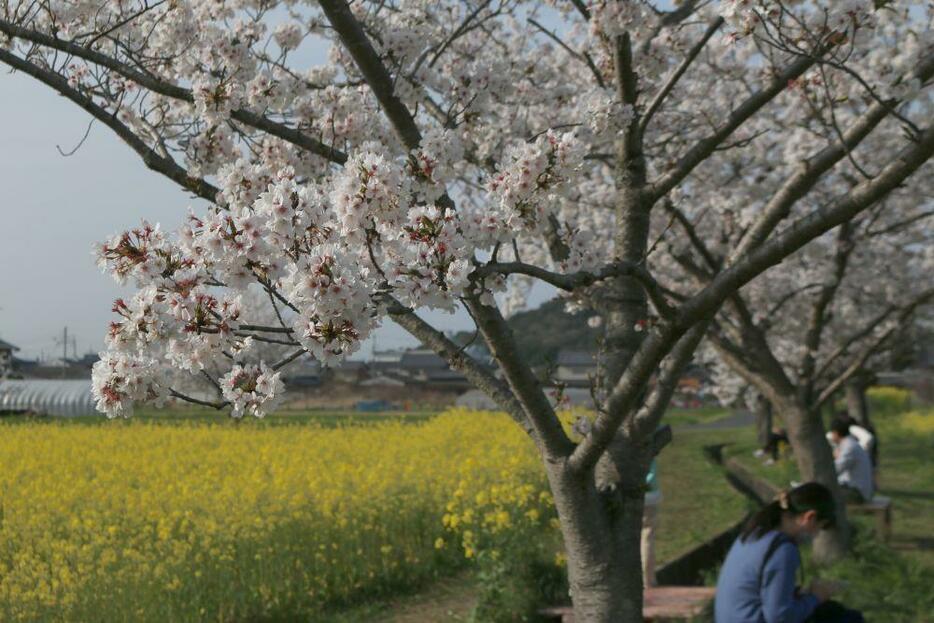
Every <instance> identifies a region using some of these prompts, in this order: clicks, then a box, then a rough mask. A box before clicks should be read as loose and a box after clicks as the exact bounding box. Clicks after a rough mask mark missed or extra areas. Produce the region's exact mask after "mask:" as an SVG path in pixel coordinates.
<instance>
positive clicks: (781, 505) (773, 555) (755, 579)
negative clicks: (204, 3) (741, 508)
mask: <svg viewBox="0 0 934 623" xmlns="http://www.w3.org/2000/svg"><path fill="white" fill-rule="evenodd" d="M834 518H835V508H834V501H833V495H832V494H831V493H830V490H829V489H827V487H825V486H823V485H821V484H818V483H816V482H808V483H805V484H803V485H800V486H798V487H795V488H794V489H792V490H791V491H783V492H782V493H781V494H779V497H778V499H777V500H775V501H774V502H772V503H770V504H768V505H766V506H765V507H763V508H762V509H761V510H760V511H759V512H758V513H756V514H755V515H753V516H752V518H751V519H750V520H749V522H748V523H747V524H746V526H745V527H744V528H743V531H742V532H741V533H740V536H739V538H738V539H736V541H735V542H734V543H733V546H732V547H731V548H730V552H729V553H728V554H727V556H726V560H725V561H724V562H723V567H721V569H720V577H719V579H718V580H717V595H716V598H715V600H714V621H715V622H716V623H864V620H863V616H862V615H861V614H860V613H859V612H857V611H855V610H849V609H847V608H845V607H844V606H842V605H841V604H839V603H838V602H835V601H831V600H830V597H831V595H832V594H833V593H834V592H836V590H837V589H838V586H836V585H835V584H834V583H832V582H828V581H821V580H816V579H815V580H813V581H812V582H811V584H810V586H809V587H808V588H807V589H806V590H802V589H799V588H796V587H795V576H796V575H797V573H798V571H799V570H800V568H801V554H800V552H799V551H798V544H799V543H803V542H806V541H808V540H810V539H811V538H813V537H814V536H816V535H817V533H818V531H819V530H820V529H821V528H828V527H831V526H832V525H833V523H834Z"/></svg>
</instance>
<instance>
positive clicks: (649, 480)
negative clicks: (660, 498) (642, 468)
mask: <svg viewBox="0 0 934 623" xmlns="http://www.w3.org/2000/svg"><path fill="white" fill-rule="evenodd" d="M645 484H646V485H647V486H648V489H649V491H658V464H657V463H656V462H655V459H652V463H651V464H650V465H649V473H648V474H646V475H645Z"/></svg>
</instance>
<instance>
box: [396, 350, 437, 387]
mask: <svg viewBox="0 0 934 623" xmlns="http://www.w3.org/2000/svg"><path fill="white" fill-rule="evenodd" d="M398 369H399V372H401V373H402V374H405V375H406V376H408V377H410V378H412V379H415V380H419V381H427V380H428V376H429V374H431V373H434V372H440V371H442V370H447V369H448V362H447V361H445V360H444V358H442V357H441V356H440V355H438V353H436V352H434V351H432V350H428V349H423V348H418V349H412V350H407V351H405V353H403V355H402V358H401V359H400V360H399V368H398Z"/></svg>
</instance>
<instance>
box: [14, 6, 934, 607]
mask: <svg viewBox="0 0 934 623" xmlns="http://www.w3.org/2000/svg"><path fill="white" fill-rule="evenodd" d="M908 4H909V3H899V2H870V1H862V0H845V1H836V0H835V1H834V2H830V1H829V0H808V1H796V2H791V1H789V2H784V3H783V2H779V1H775V0H729V1H725V2H721V3H707V2H698V1H692V0H683V1H682V2H679V3H676V4H675V6H674V7H671V6H669V5H663V4H661V3H660V5H659V6H656V5H655V4H653V3H652V2H649V1H647V0H646V1H635V0H633V1H620V2H617V1H615V0H605V1H604V0H601V1H596V2H583V1H580V0H571V1H567V2H564V1H554V2H544V3H543V2H532V1H525V0H469V1H453V0H449V1H441V2H439V1H433V0H406V1H401V0H382V1H379V2H377V1H375V0H374V1H372V2H371V1H355V2H349V3H348V2H346V1H345V0H318V2H308V3H303V2H297V1H289V2H275V1H272V0H264V1H262V2H257V1H255V0H239V1H232V2H223V3H218V2H202V1H197V0H173V1H172V2H165V1H164V0H156V1H151V0H144V1H142V2H140V1H138V0H137V1H121V2H104V1H101V0H86V1H82V2H72V3H63V2H50V1H48V0H35V1H31V2H27V1H25V0H23V1H22V2H18V1H13V2H11V1H10V0H3V1H2V2H0V7H2V12H0V13H2V15H0V36H2V37H3V39H2V40H0V62H3V63H5V64H6V65H8V66H9V67H11V68H12V69H13V70H16V71H21V72H23V73H25V74H28V75H30V76H32V77H34V78H35V79H37V80H39V81H41V82H43V83H45V84H46V85H48V86H49V87H51V88H52V89H54V90H55V91H57V92H58V93H59V94H60V95H62V96H64V97H66V98H68V99H69V100H71V101H72V102H74V103H75V104H77V105H78V106H80V107H81V108H83V109H84V110H86V111H87V112H88V113H89V114H90V115H91V116H92V117H93V119H95V120H96V122H98V123H100V124H101V125H104V126H106V127H107V128H109V129H110V130H112V131H113V132H115V133H116V134H117V135H118V136H119V137H120V138H121V139H122V140H123V141H125V142H126V143H127V145H128V146H129V147H130V148H131V149H133V150H134V151H135V152H136V153H137V154H138V155H139V156H140V158H141V159H142V161H143V163H144V164H145V165H146V166H147V167H149V168H150V169H152V170H154V171H155V172H157V173H160V174H162V175H164V176H166V177H168V178H169V179H171V180H173V181H175V182H176V183H178V184H180V185H181V186H183V187H184V188H185V189H187V190H189V191H190V192H191V193H192V194H193V195H195V196H197V197H200V198H202V199H204V200H206V201H207V202H210V204H211V206H210V207H209V208H208V209H206V210H203V211H201V212H199V213H193V214H192V215H191V217H190V219H189V220H188V222H187V223H186V225H184V226H183V227H182V228H181V229H180V230H179V231H177V232H163V231H162V230H161V229H160V228H159V227H157V226H151V225H146V224H144V225H142V226H141V227H139V228H138V229H136V230H134V231H131V232H126V233H123V234H119V235H117V236H115V237H114V238H112V239H110V240H108V241H106V242H105V243H103V244H102V245H101V246H100V248H99V257H100V263H101V266H102V267H103V268H104V269H105V270H106V271H108V272H110V273H112V274H113V275H114V276H115V277H116V278H117V279H120V280H128V281H132V282H133V283H135V284H136V285H137V287H138V291H137V294H136V295H135V296H134V297H133V298H132V299H131V300H129V301H125V302H123V304H122V305H120V306H118V309H117V310H116V311H117V314H118V318H117V321H116V322H115V324H114V325H112V327H111V330H110V333H109V336H108V349H107V352H106V353H104V355H103V358H102V361H101V362H100V364H99V365H98V366H97V367H96V369H95V372H94V385H95V391H96V394H97V397H98V402H99V405H100V408H101V409H102V410H103V411H105V412H106V413H108V414H110V415H125V414H128V413H129V411H130V409H131V406H132V404H133V403H134V402H138V401H142V400H159V399H162V398H164V397H166V396H169V395H173V394H174V395H176V396H180V395H182V394H181V392H179V391H178V390H176V389H175V386H174V383H175V380H176V378H177V375H179V374H183V373H195V374H201V372H202V371H203V370H204V369H205V368H206V366H207V365H208V364H214V365H223V366H224V368H225V369H226V370H227V372H226V373H225V374H224V375H222V376H221V377H220V378H216V379H214V381H215V382H216V383H217V385H218V386H220V387H221V388H222V394H223V399H222V400H219V401H218V402H217V403H216V406H218V407H228V406H229V407H231V408H232V410H233V412H234V414H236V415H242V414H245V413H251V414H253V415H262V414H263V413H265V412H267V411H269V409H270V408H272V406H273V405H274V404H275V401H276V400H277V399H278V396H279V392H280V390H281V381H280V380H279V370H281V368H282V367H283V366H285V365H287V364H288V362H289V361H290V360H291V359H294V358H297V357H299V356H301V355H302V354H303V353H306V352H307V353H311V354H313V355H314V356H315V357H317V358H319V359H320V360H322V361H323V362H325V363H330V362H334V361H337V360H339V359H341V358H342V357H346V356H347V355H348V354H350V353H352V352H354V350H355V349H356V348H358V347H359V345H360V343H361V341H362V340H364V339H365V338H366V337H367V336H368V335H369V334H370V333H371V332H372V331H373V330H374V329H375V328H376V327H377V326H379V325H380V323H382V322H384V321H386V320H387V319H391V320H393V321H394V322H396V323H397V324H399V325H400V326H402V327H403V328H404V329H405V330H407V331H408V332H410V333H411V334H412V335H413V336H415V337H416V338H417V339H419V340H420V341H421V342H423V343H424V344H426V345H427V346H429V347H431V348H433V349H434V350H435V351H437V352H438V353H439V354H440V355H442V356H443V357H445V358H446V359H447V360H448V361H449V362H450V364H451V365H452V366H453V367H454V368H456V369H458V370H460V371H461V372H463V373H464V374H465V375H466V376H467V377H468V378H469V379H470V380H471V381H472V382H473V383H474V384H475V385H476V386H477V387H478V388H480V389H482V390H483V391H484V392H486V393H487V394H488V395H489V396H490V397H491V398H492V399H494V400H495V401H496V402H497V404H499V405H500V407H501V408H502V409H503V410H504V411H505V412H506V413H508V414H509V415H510V416H511V417H512V418H513V419H514V420H515V421H516V423H517V425H519V426H521V427H522V428H523V429H524V430H525V431H527V432H528V434H529V436H530V437H531V439H532V441H533V442H534V443H535V445H536V447H537V448H538V450H539V452H540V453H541V456H542V460H543V466H544V469H545V472H546V474H547V477H548V480H549V483H550V486H551V489H552V492H553V494H554V500H555V504H556V507H557V511H558V514H559V516H560V519H561V529H562V534H563V536H564V542H565V546H566V548H567V554H568V569H569V576H570V582H571V587H572V599H573V602H574V608H575V612H576V614H577V616H578V617H579V620H582V621H588V622H589V621H595V622H601V621H641V620H642V619H641V606H642V583H641V578H640V571H639V568H640V564H639V532H640V528H641V517H642V496H643V492H644V482H645V473H646V471H647V468H648V464H649V461H650V459H651V455H652V453H653V451H654V449H655V443H654V441H653V435H654V431H655V430H656V427H657V425H658V423H659V421H660V419H661V418H662V415H663V413H664V411H665V408H666V406H667V404H668V401H669V399H670V397H671V394H672V392H673V390H674V388H675V386H676V383H677V379H678V376H679V374H680V372H681V370H682V369H683V367H684V366H685V365H686V364H687V363H688V362H689V361H690V359H691V356H692V354H693V352H694V350H695V348H696V347H697V345H698V343H699V342H700V340H701V338H702V337H703V336H704V335H705V333H707V332H708V329H710V327H711V326H714V327H716V325H712V323H713V322H715V318H714V316H715V314H716V313H717V311H718V309H720V307H721V305H723V304H724V303H726V304H727V305H728V306H729V309H732V307H733V306H735V305H740V303H739V301H740V299H739V298H738V296H739V295H738V292H739V290H740V288H742V287H743V286H744V285H746V284H748V283H749V282H750V281H752V280H753V279H755V278H756V277H758V276H759V275H761V274H762V273H763V272H765V271H767V270H768V269H770V267H773V266H775V265H777V264H779V263H780V262H782V260H784V259H785V258H787V257H789V256H790V255H791V254H793V253H794V252H795V251H796V250H798V249H800V248H801V247H802V246H805V245H806V244H807V243H809V242H810V241H812V240H816V239H821V238H822V237H825V236H827V235H830V236H833V235H834V234H832V233H830V234H828V232H831V231H832V230H834V228H838V227H839V226H841V225H842V224H845V223H848V222H849V221H850V220H851V219H853V218H854V217H856V216H858V215H860V214H861V213H863V212H865V211H866V210H869V209H872V208H873V207H874V206H876V207H878V206H879V205H880V202H882V201H883V200H885V199H886V197H888V196H889V195H890V194H892V193H893V192H894V191H896V190H897V189H902V188H904V189H905V190H903V191H899V192H905V193H908V194H910V192H911V191H910V189H911V188H913V186H912V185H913V184H915V183H917V180H918V179H919V178H923V176H924V173H917V172H918V170H919V169H922V168H924V167H926V166H927V165H926V163H927V162H928V161H929V159H930V157H931V154H932V152H934V130H932V129H931V128H930V127H928V125H927V124H928V122H929V114H928V113H929V109H930V106H929V104H930V97H931V89H930V88H929V82H930V79H931V74H932V72H934V54H932V49H931V37H930V27H929V23H930V15H929V14H927V13H924V11H923V10H922V11H918V10H917V9H910V7H908ZM315 47H317V48H325V49H326V50H327V60H326V62H324V63H323V64H314V63H311V62H309V61H308V60H307V59H308V54H309V50H310V49H311V48H315ZM864 144H865V145H866V147H865V148H863V145H864ZM854 162H855V163H858V165H859V167H858V171H857V173H858V175H857V176H856V177H855V178H853V179H852V183H850V182H849V181H847V179H848V178H851V177H853V176H852V173H851V172H852V170H854V169H856V164H854ZM927 171H928V174H929V172H930V169H929V168H928V169H927ZM730 223H732V224H733V225H732V226H731V225H729V224H730ZM730 227H733V229H732V230H730ZM725 228H726V229H725ZM739 231H742V232H743V233H742V235H738V234H737V232H739ZM731 232H732V233H731ZM733 234H736V235H733ZM695 239H696V242H697V243H699V244H695ZM685 243H687V244H690V245H692V247H691V248H692V250H691V253H697V254H702V253H707V252H709V253H710V258H709V259H710V260H711V261H710V262H709V263H708V264H702V265H701V266H700V269H701V272H700V273H698V277H699V278H698V279H697V282H698V283H697V284H696V285H695V282H694V281H690V282H689V281H687V280H681V281H677V282H669V281H666V279H667V278H668V276H669V275H673V276H677V275H678V274H679V273H678V270H679V267H678V265H676V264H673V262H672V261H671V257H673V253H674V254H677V253H678V249H679V248H680V247H681V246H682V245H683V244H685ZM703 248H706V249H707V250H706V251H701V249H703ZM672 250H673V252H670V251H672ZM704 259H705V262H706V259H707V258H704ZM692 279H694V275H692ZM535 282H544V283H546V284H550V286H552V287H554V288H556V289H557V290H559V291H560V292H561V293H562V295H564V296H566V297H567V300H568V304H569V305H571V306H585V307H589V308H591V309H592V310H595V311H596V312H597V313H598V314H599V317H600V318H601V319H602V327H603V329H604V337H603V341H602V344H601V352H600V356H599V361H600V373H599V379H597V382H596V383H595V387H594V396H595V405H594V406H595V410H596V413H597V415H596V419H595V421H594V424H593V426H592V427H589V428H588V429H587V431H586V434H585V435H584V436H583V437H582V438H581V439H580V440H577V439H572V438H571V437H569V435H568V434H567V433H566V431H565V430H564V429H563V428H562V426H561V424H560V422H559V420H558V418H557V416H556V414H555V412H554V410H553V408H552V406H551V404H550V403H549V401H548V399H547V397H546V395H545V393H544V392H543V390H542V387H541V386H540V384H539V382H538V380H537V379H536V377H535V375H534V374H533V373H532V370H531V369H530V368H529V366H528V365H527V363H526V362H525V361H523V359H522V357H521V356H520V354H519V353H518V351H517V349H516V345H515V341H514V339H513V336H512V335H511V333H510V330H509V327H508V325H507V323H506V321H505V316H506V315H507V312H508V309H510V308H514V307H515V305H516V303H520V304H521V301H522V299H523V295H524V293H526V292H527V291H528V288H529V285H530V284H532V283H535ZM251 283H257V284H259V285H260V286H261V287H262V288H263V289H264V291H265V292H266V293H267V295H268V296H269V297H271V298H272V300H273V301H274V302H275V305H276V308H277V309H279V310H280V311H284V310H289V311H290V312H291V316H289V317H288V318H287V317H286V315H284V314H280V317H277V319H276V321H275V322H271V323H265V324H262V323H259V322H257V321H256V320H255V316H254V315H252V314H251V310H250V309H249V308H248V307H246V306H245V305H244V301H243V298H242V292H243V290H244V289H245V288H246V287H247V286H248V284H251ZM458 307H460V308H462V309H464V310H466V312H467V313H469V314H470V316H471V318H472V319H473V321H474V323H475V325H476V329H477V333H478V336H479V338H480V339H482V340H483V341H484V342H485V344H486V346H487V348H488V350H489V352H490V353H491V354H492V356H493V360H494V362H495V365H496V370H495V371H490V370H489V369H488V368H486V367H485V366H482V365H480V364H479V363H478V362H477V361H476V360H474V359H473V358H472V357H471V356H470V355H469V354H468V353H467V352H466V351H465V349H464V348H462V347H460V346H459V345H457V344H455V343H453V342H452V341H450V340H449V339H448V338H447V337H446V336H445V335H444V334H443V333H442V332H441V331H439V330H438V329H437V328H436V327H433V326H431V325H430V324H429V323H428V322H426V321H425V320H424V319H423V318H422V317H421V316H419V315H418V312H419V310H423V309H427V308H434V309H446V310H453V309H455V308H458ZM716 322H719V320H716ZM247 340H253V341H254V342H256V341H263V340H266V341H270V340H274V342H273V343H284V345H289V346H291V347H292V348H293V349H294V351H291V353H290V354H289V355H287V356H286V357H284V358H282V359H279V360H277V361H268V362H267V361H264V362H262V363H260V364H250V363H246V362H245V361H244V360H243V359H242V358H241V356H240V353H241V352H242V351H243V350H244V349H245V348H247V347H246V346H245V343H246V342H247ZM652 377H655V378H656V379H657V381H656V382H655V383H654V385H652V387H651V389H647V388H648V387H649V379H650V378H652ZM818 476H819V477H821V478H822V479H824V480H826V478H825V477H824V476H822V475H821V474H818Z"/></svg>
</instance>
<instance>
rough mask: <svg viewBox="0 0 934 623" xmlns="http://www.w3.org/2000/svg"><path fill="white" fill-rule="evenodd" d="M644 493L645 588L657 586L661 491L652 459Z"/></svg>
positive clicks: (643, 557)
mask: <svg viewBox="0 0 934 623" xmlns="http://www.w3.org/2000/svg"><path fill="white" fill-rule="evenodd" d="M645 485H646V493H645V498H644V504H643V507H642V543H641V546H642V583H643V584H644V586H645V587H646V588H649V587H650V586H657V585H658V580H657V579H656V578H655V529H656V528H657V527H658V505H659V504H660V503H661V501H662V490H661V487H660V486H659V484H658V462H657V461H656V459H652V463H651V465H650V466H649V473H648V474H646V475H645Z"/></svg>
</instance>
